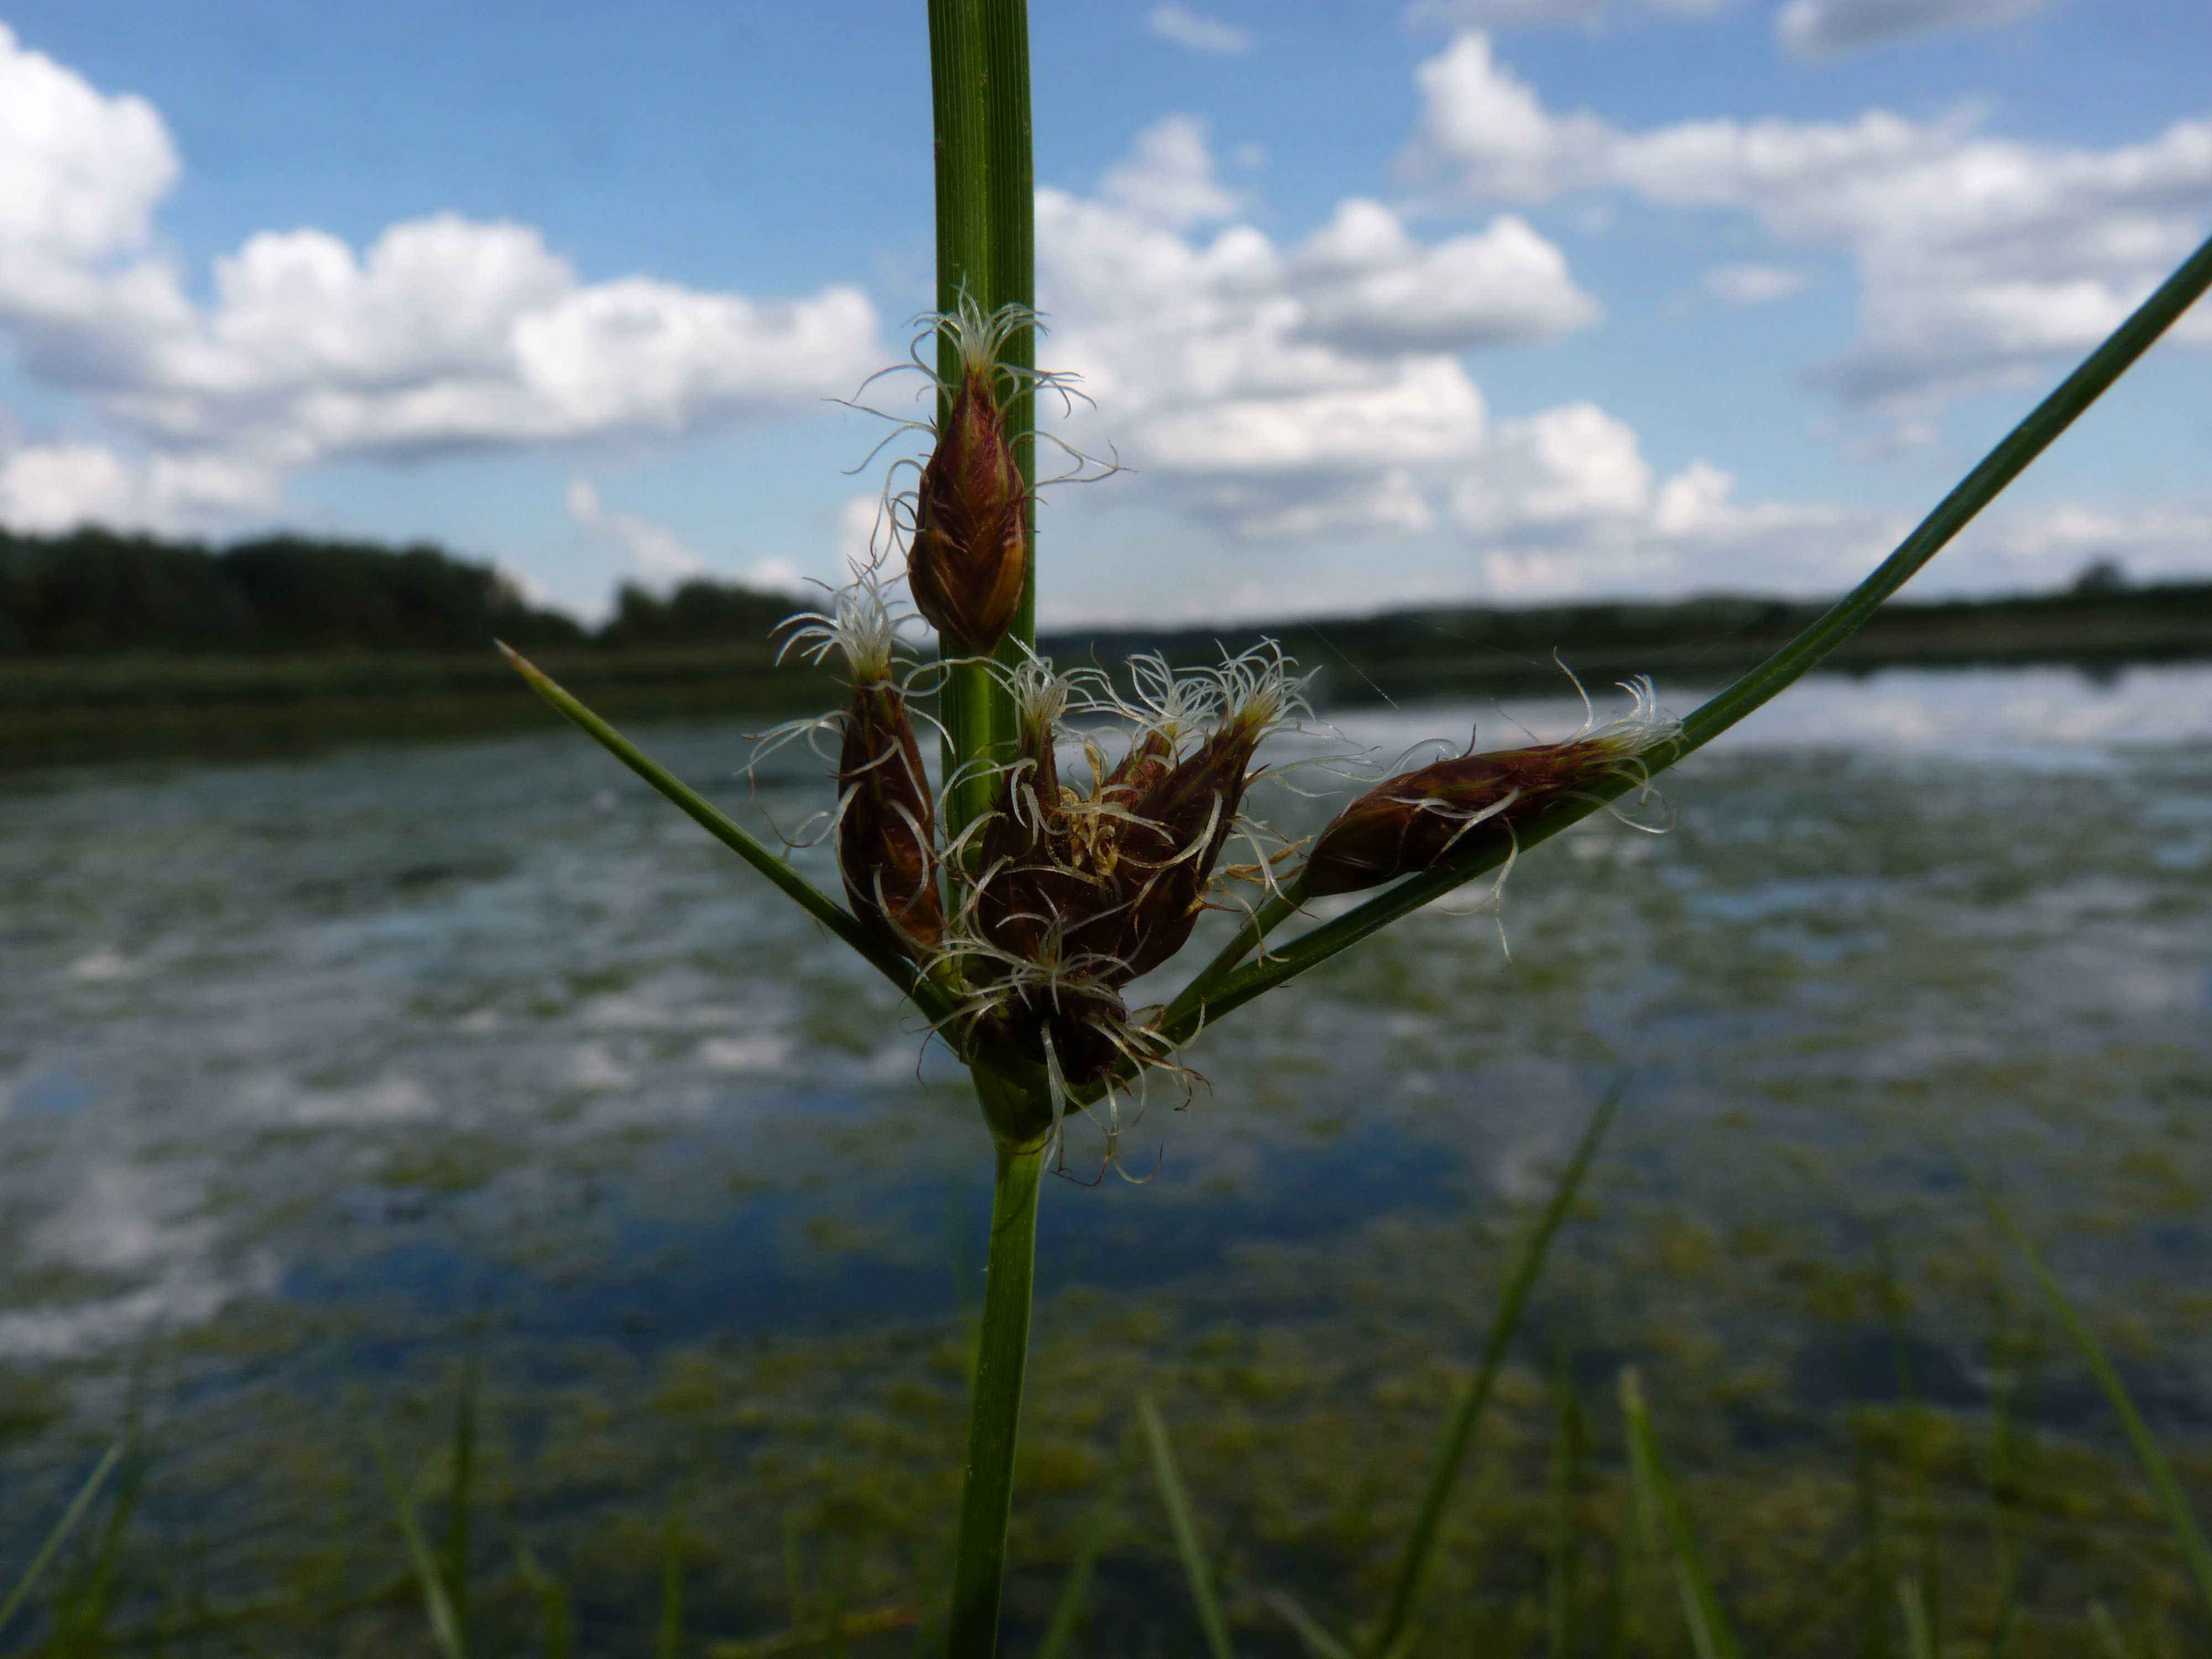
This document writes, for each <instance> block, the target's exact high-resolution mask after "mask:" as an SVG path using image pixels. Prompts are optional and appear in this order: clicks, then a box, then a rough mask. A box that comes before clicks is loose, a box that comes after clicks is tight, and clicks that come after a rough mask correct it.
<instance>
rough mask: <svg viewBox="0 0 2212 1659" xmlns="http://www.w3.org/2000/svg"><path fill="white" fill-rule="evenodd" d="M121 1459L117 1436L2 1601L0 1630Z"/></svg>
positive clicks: (121, 1452) (30, 1589) (21, 1602)
mask: <svg viewBox="0 0 2212 1659" xmlns="http://www.w3.org/2000/svg"><path fill="white" fill-rule="evenodd" d="M122 1461H123V1443H122V1442H121V1441H120V1440H118V1441H117V1442H116V1443H114V1444H113V1445H112V1446H110V1447H109V1448H108V1449H107V1450H106V1452H105V1453H104V1454H103V1455H101V1457H100V1462H98V1463H97V1464H95V1465H94V1467H93V1471H92V1473H91V1474H89V1475H88V1476H86V1477H85V1482H84V1485H82V1486H79V1487H78V1488H77V1492H76V1497H74V1498H70V1503H69V1507H68V1508H67V1509H65V1510H63V1511H62V1518H61V1519H60V1520H58V1521H57V1522H54V1529H53V1530H52V1532H50V1533H48V1534H46V1542H45V1543H43V1544H41V1545H40V1546H39V1553H37V1554H36V1555H34V1556H33V1557H32V1558H31V1565H29V1566H27V1567H26V1568H24V1569H23V1576H22V1577H20V1578H18V1579H17V1580H16V1581H15V1589H12V1590H10V1591H9V1593H8V1599H7V1600H6V1601H0V1630H5V1629H7V1627H8V1621H9V1620H10V1619H13V1618H14V1617H15V1610H16V1609H17V1608H19V1607H21V1606H22V1605H23V1601H24V1599H25V1598H26V1597H27V1596H28V1595H30V1593H31V1591H32V1589H33V1587H34V1586H35V1585H36V1584H37V1583H38V1582H39V1577H40V1574H42V1573H43V1572H45V1571H46V1568H47V1567H48V1565H51V1564H52V1561H53V1559H54V1553H55V1552H56V1551H58V1549H60V1548H61V1547H62V1546H63V1545H64V1543H66V1542H67V1541H69V1535H70V1534H71V1533H72V1532H74V1531H76V1523H77V1522H80V1521H82V1520H83V1519H84V1512H85V1511H86V1510H88V1509H90V1508H91V1507H92V1500H93V1499H94V1498H96V1497H98V1496H99V1495H100V1487H101V1486H103V1485H105V1484H106V1480H107V1477H108V1476H109V1475H111V1474H113V1473H114V1472H115V1466H116V1465H117V1464H118V1463H119V1462H122Z"/></svg>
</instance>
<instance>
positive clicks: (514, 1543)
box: [500, 1515, 576, 1659]
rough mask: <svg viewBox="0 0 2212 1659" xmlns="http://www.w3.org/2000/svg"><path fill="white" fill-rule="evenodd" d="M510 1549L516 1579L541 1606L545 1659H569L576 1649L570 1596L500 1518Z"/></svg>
mask: <svg viewBox="0 0 2212 1659" xmlns="http://www.w3.org/2000/svg"><path fill="white" fill-rule="evenodd" d="M500 1524H501V1529H502V1530H503V1531H504V1532H505V1533H506V1534H507V1546H508V1547H509V1548H510V1549H511V1550H512V1551H513V1554H514V1573H515V1577H518V1578H520V1580H521V1581H522V1588H523V1589H525V1590H526V1592H528V1594H529V1595H530V1599H531V1600H532V1601H535V1602H536V1603H537V1604H538V1642H539V1644H540V1645H541V1646H542V1647H543V1648H544V1654H545V1659H569V1656H570V1655H572V1654H573V1653H574V1651H575V1648H576V1616H575V1613H574V1612H573V1611H572V1610H571V1609H570V1607H569V1606H568V1590H567V1589H565V1588H564V1587H563V1586H562V1583H561V1581H560V1580H559V1579H558V1578H556V1577H554V1576H553V1575H552V1574H551V1573H550V1572H548V1571H546V1570H545V1568H544V1565H543V1564H542V1563H540V1562H539V1560H538V1557H537V1556H536V1555H535V1554H534V1553H532V1550H531V1547H530V1546H529V1545H528V1544H526V1542H524V1541H523V1537H522V1534H520V1532H518V1531H516V1530H515V1528H514V1526H513V1522H511V1521H509V1520H508V1519H507V1517H506V1516H504V1515H502V1516H501V1517H500Z"/></svg>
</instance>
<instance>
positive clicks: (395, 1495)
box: [365, 1419, 468, 1659]
mask: <svg viewBox="0 0 2212 1659" xmlns="http://www.w3.org/2000/svg"><path fill="white" fill-rule="evenodd" d="M365 1420H366V1421H367V1425H368V1443H369V1448H370V1449H371V1450H372V1451H374V1453H375V1454H376V1468H377V1472H378V1474H380V1475H382V1476H383V1477H384V1491H385V1495H386V1497H387V1498H390V1500H391V1503H392V1514H393V1516H395V1517H396V1518H397V1519H398V1522H399V1535H400V1536H401V1537H402V1538H403V1539H404V1540H405V1541H406V1544H407V1559H408V1562H409V1564H410V1565H411V1566H413V1568H414V1569H415V1577H416V1582H418V1583H420V1584H421V1585H422V1607H423V1611H424V1612H425V1613H428V1615H429V1620H430V1636H431V1638H432V1639H433V1640H434V1641H435V1642H436V1643H437V1644H438V1651H439V1652H440V1653H441V1654H443V1655H444V1656H445V1659H468V1644H467V1643H466V1641H465V1640H464V1639H463V1638H462V1635H461V1627H460V1623H459V1620H456V1619H455V1618H454V1617H453V1600H452V1598H451V1597H450V1596H448V1595H447V1594H446V1580H445V1576H444V1574H442V1573H441V1572H440V1571H438V1559H437V1557H435V1555H433V1554H432V1553H430V1541H429V1540H428V1538H426V1537H424V1536H423V1534H422V1517H421V1516H418V1515H417V1514H416V1512H415V1500H414V1498H412V1497H410V1496H409V1494H408V1491H407V1487H406V1486H405V1484H404V1482H403V1481H402V1480H400V1478H399V1470H398V1467H397V1466H396V1465H394V1464H393V1462H392V1450H391V1448H390V1447H388V1446H386V1444H385V1443H384V1431H382V1430H381V1429H380V1428H379V1427H377V1425H376V1423H375V1421H374V1419H365Z"/></svg>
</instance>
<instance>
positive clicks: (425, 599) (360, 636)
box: [0, 530, 803, 657]
mask: <svg viewBox="0 0 2212 1659" xmlns="http://www.w3.org/2000/svg"><path fill="white" fill-rule="evenodd" d="M801 608H803V607H801V606H800V605H799V604H798V603H797V602H796V601H794V600H793V599H790V598H788V597H787V596H785V595H781V594H768V593H757V592H750V591H749V590H747V589H744V588H741V587H731V586H723V585H721V584H720V583H715V582H708V581H695V582H689V583H686V584H685V585H684V586H681V587H679V588H678V589H677V590H676V591H675V592H673V593H671V594H670V595H669V596H668V597H666V598H665V599H664V598H661V597H659V596H658V595H656V594H653V593H649V592H645V591H644V590H642V589H641V588H638V587H635V586H625V587H624V588H623V590H622V592H621V594H620V596H619V598H618V599H617V605H616V609H615V612H614V615H613V616H612V617H611V618H610V619H609V620H608V621H607V622H606V623H605V624H604V625H603V626H602V627H600V628H599V629H597V630H596V631H592V630H587V629H585V628H583V627H582V626H581V625H580V624H579V623H577V622H576V621H575V620H574V618H573V617H566V616H563V615H562V614H561V613H559V612H558V611H545V610H541V609H539V608H538V607H537V606H534V605H532V604H531V603H530V602H529V600H528V599H527V598H526V597H525V595H524V594H523V593H522V592H521V590H520V588H518V587H517V586H515V584H514V583H513V581H512V580H509V579H508V578H507V576H506V575H504V574H501V572H499V571H497V570H495V569H493V568H490V567H489V566H488V565H482V564H476V563H471V562H469V561H467V560H464V559H457V558H454V557H453V556H452V555H451V554H448V553H447V552H445V551H443V550H441V549H438V548H435V547H419V546H418V547H408V548H402V549H398V550H392V549H390V548H384V547H377V546H373V545H369V544H362V543H357V542H333V541H316V540H311V539H308V538H305V537H300V536H274V537H270V538H264V539H262V540H258V541H250V542H243V543H240V544H238V545H236V546H234V547H231V548H228V549H226V550H222V551H220V552H216V551H212V550H210V549H207V548H204V547H199V546H195V545H191V544H179V543H174V542H166V541H160V540H156V539H154V538H149V537H143V536H118V535H113V534H111V533H109V532H106V531H100V530H85V531H79V532H76V533H75V534H73V535H68V536H58V537H29V536H15V535H10V534H8V533H6V532H0V656H4V657H75V656H94V655H108V656H112V655H133V656H171V655H182V656H203V655H225V656H300V655H322V654H330V653H407V654H422V653H438V652H447V651H482V650H483V649H484V648H485V647H488V646H489V644H490V642H491V641H493V640H494V639H495V638H496V639H503V640H506V641H508V642H509V643H511V644H513V645H514V646H516V647H520V648H521V649H524V650H532V651H545V650H557V649H559V648H561V647H582V646H587V645H599V646H605V647H616V648H632V647H637V648H645V647H653V648H658V647H671V646H703V645H715V644H724V643H729V644H737V643H741V642H742V643H746V644H751V645H759V644H761V643H763V641H765V640H766V638H767V636H768V634H769V630H770V629H773V628H774V627H775V624H776V623H779V622H781V620H782V619H783V618H784V617H787V616H788V615H790V614H791V612H792V611H795V610H799V609H801Z"/></svg>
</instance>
